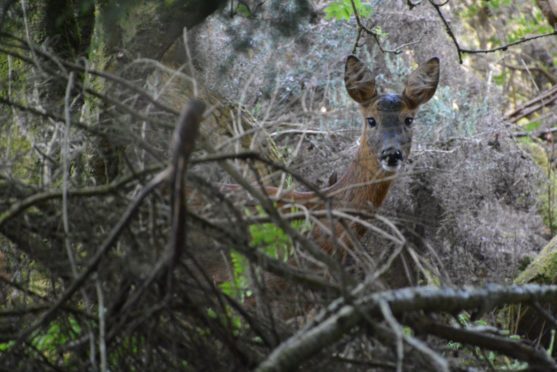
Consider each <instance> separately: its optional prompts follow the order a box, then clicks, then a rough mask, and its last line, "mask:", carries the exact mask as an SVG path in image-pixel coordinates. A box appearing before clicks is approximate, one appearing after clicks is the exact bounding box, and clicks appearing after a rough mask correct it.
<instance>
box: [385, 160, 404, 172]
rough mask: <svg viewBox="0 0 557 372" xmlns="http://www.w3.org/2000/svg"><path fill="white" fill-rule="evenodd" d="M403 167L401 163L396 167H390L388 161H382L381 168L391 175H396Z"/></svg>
mask: <svg viewBox="0 0 557 372" xmlns="http://www.w3.org/2000/svg"><path fill="white" fill-rule="evenodd" d="M401 167H402V162H401V161H399V162H398V163H397V165H396V166H394V167H393V166H391V165H389V164H388V163H387V162H386V161H381V168H383V170H384V171H386V172H389V173H396V172H398V171H399V170H400V168H401Z"/></svg>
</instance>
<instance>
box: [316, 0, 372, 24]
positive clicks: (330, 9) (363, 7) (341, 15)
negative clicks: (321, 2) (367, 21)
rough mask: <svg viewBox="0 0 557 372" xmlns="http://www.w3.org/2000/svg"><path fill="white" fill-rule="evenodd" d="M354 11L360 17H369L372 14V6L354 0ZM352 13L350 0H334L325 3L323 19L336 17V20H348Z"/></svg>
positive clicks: (359, 0)
mask: <svg viewBox="0 0 557 372" xmlns="http://www.w3.org/2000/svg"><path fill="white" fill-rule="evenodd" d="M354 5H355V6H356V11H357V12H358V15H359V16H360V17H362V18H367V17H370V16H371V15H372V14H373V8H372V7H371V5H370V4H362V1H361V0H354ZM353 15H354V9H353V8H352V2H351V0H336V1H333V2H332V3H330V4H329V5H327V7H326V8H325V19H329V20H331V19H336V20H338V21H343V20H344V21H348V20H350V17H352V16H353Z"/></svg>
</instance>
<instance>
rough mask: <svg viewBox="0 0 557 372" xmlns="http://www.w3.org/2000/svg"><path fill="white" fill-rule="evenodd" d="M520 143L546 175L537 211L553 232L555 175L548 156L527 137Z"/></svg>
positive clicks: (556, 220) (556, 205) (556, 192)
mask: <svg viewBox="0 0 557 372" xmlns="http://www.w3.org/2000/svg"><path fill="white" fill-rule="evenodd" d="M520 144H521V147H522V148H523V149H524V150H525V151H526V152H528V153H529V154H530V156H532V160H534V162H535V163H536V164H537V165H538V166H539V167H540V169H541V170H542V171H543V172H544V174H545V175H546V177H547V182H546V184H545V185H544V187H543V188H542V191H541V193H540V197H539V201H540V208H539V211H540V213H541V215H542V217H543V220H544V224H545V225H546V226H547V227H549V228H550V229H551V232H552V233H553V232H555V231H557V175H556V174H555V172H554V171H552V170H551V168H550V164H549V158H548V156H547V154H546V152H545V149H544V148H543V147H542V146H541V145H539V144H538V143H535V142H533V141H532V140H531V139H529V138H527V139H523V140H521V141H520Z"/></svg>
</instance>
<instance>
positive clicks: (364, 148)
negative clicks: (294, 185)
mask: <svg viewBox="0 0 557 372" xmlns="http://www.w3.org/2000/svg"><path fill="white" fill-rule="evenodd" d="M439 71H440V67H439V59H438V58H437V57H434V58H431V59H430V60H428V61H427V62H425V63H423V64H421V65H420V66H419V67H418V68H417V69H416V70H414V71H413V72H412V73H411V74H410V75H409V76H408V77H407V81H406V85H405V87H404V90H403V92H402V94H394V93H386V94H379V93H378V90H377V87H376V84H375V78H374V76H373V74H372V72H371V71H370V70H369V69H368V68H367V67H366V66H365V65H364V63H362V61H360V60H359V59H358V58H357V57H356V56H354V55H350V56H348V57H347V59H346V64H345V71H344V82H345V87H346V90H347V92H348V95H349V96H350V97H351V98H352V99H353V100H354V101H355V102H356V103H358V105H359V109H360V113H361V116H362V120H361V121H362V130H361V135H360V138H359V146H358V149H357V151H356V153H355V155H354V157H353V159H352V160H351V162H350V165H349V166H348V167H347V169H346V171H345V173H344V174H343V175H342V176H340V177H339V178H338V180H337V181H336V183H334V184H333V185H331V186H329V187H327V188H325V189H322V190H320V192H319V195H321V196H325V197H326V198H330V199H331V200H332V205H333V206H335V207H341V208H351V209H362V208H366V207H370V208H371V209H372V210H377V209H378V208H379V207H380V206H381V205H382V204H383V202H384V200H385V198H386V196H387V194H388V191H389V188H390V187H391V184H392V182H393V180H394V179H395V176H396V174H397V173H398V171H399V170H400V169H401V168H402V166H403V164H404V163H405V162H406V161H407V160H408V159H409V156H410V150H411V145H412V133H413V126H414V118H415V116H416V114H417V112H418V109H419V108H420V106H421V105H423V104H424V103H426V102H428V101H429V100H430V99H431V98H432V97H433V95H434V94H435V91H436V89H437V85H438V83H439ZM264 191H265V193H266V194H267V195H268V196H269V197H271V198H272V199H273V200H275V201H276V202H278V203H279V205H284V204H286V203H300V204H305V205H306V206H308V208H310V209H318V208H320V209H323V208H324V207H325V205H324V201H323V200H321V199H320V198H319V197H318V195H317V193H315V192H311V191H307V192H301V191H289V192H281V190H280V189H279V188H277V187H272V186H267V187H265V190H264ZM329 228H331V227H329ZM332 228H333V229H334V230H335V232H336V233H337V235H336V236H337V237H342V236H343V235H346V234H344V233H343V228H342V227H341V226H340V225H338V224H337V225H336V226H334V227H332ZM350 228H351V229H352V230H353V231H352V232H353V233H354V234H353V235H354V236H356V238H358V239H359V238H361V237H362V236H363V235H364V234H365V232H366V229H365V228H364V227H363V226H362V225H359V224H352V225H351V227H350ZM326 235H327V234H324V233H323V229H322V227H315V228H314V230H313V232H312V236H313V238H314V239H316V240H317V241H318V243H319V245H320V246H321V249H323V250H324V251H325V252H326V253H328V254H333V250H334V245H333V242H332V240H331V239H330V238H328V237H327V236H326ZM340 255H341V258H342V257H344V256H345V252H344V253H343V252H340Z"/></svg>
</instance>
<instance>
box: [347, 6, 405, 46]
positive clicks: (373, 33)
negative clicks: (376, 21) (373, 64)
mask: <svg viewBox="0 0 557 372" xmlns="http://www.w3.org/2000/svg"><path fill="white" fill-rule="evenodd" d="M350 2H351V3H352V10H353V11H354V16H355V17H356V23H357V24H358V37H357V39H356V43H355V45H354V50H355V49H356V46H357V45H358V40H359V39H360V37H361V33H362V31H364V32H365V33H366V34H368V35H371V36H372V37H373V39H374V40H375V42H376V43H377V46H378V47H379V50H381V52H382V53H393V54H400V53H402V49H403V48H404V47H406V46H408V45H409V44H413V43H408V44H403V45H400V46H398V47H396V48H395V49H385V48H383V46H382V45H381V40H379V34H378V33H377V32H376V31H373V30H370V29H369V28H367V27H366V26H364V24H363V23H362V20H361V19H360V14H359V13H358V9H356V4H355V3H354V0H350Z"/></svg>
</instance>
